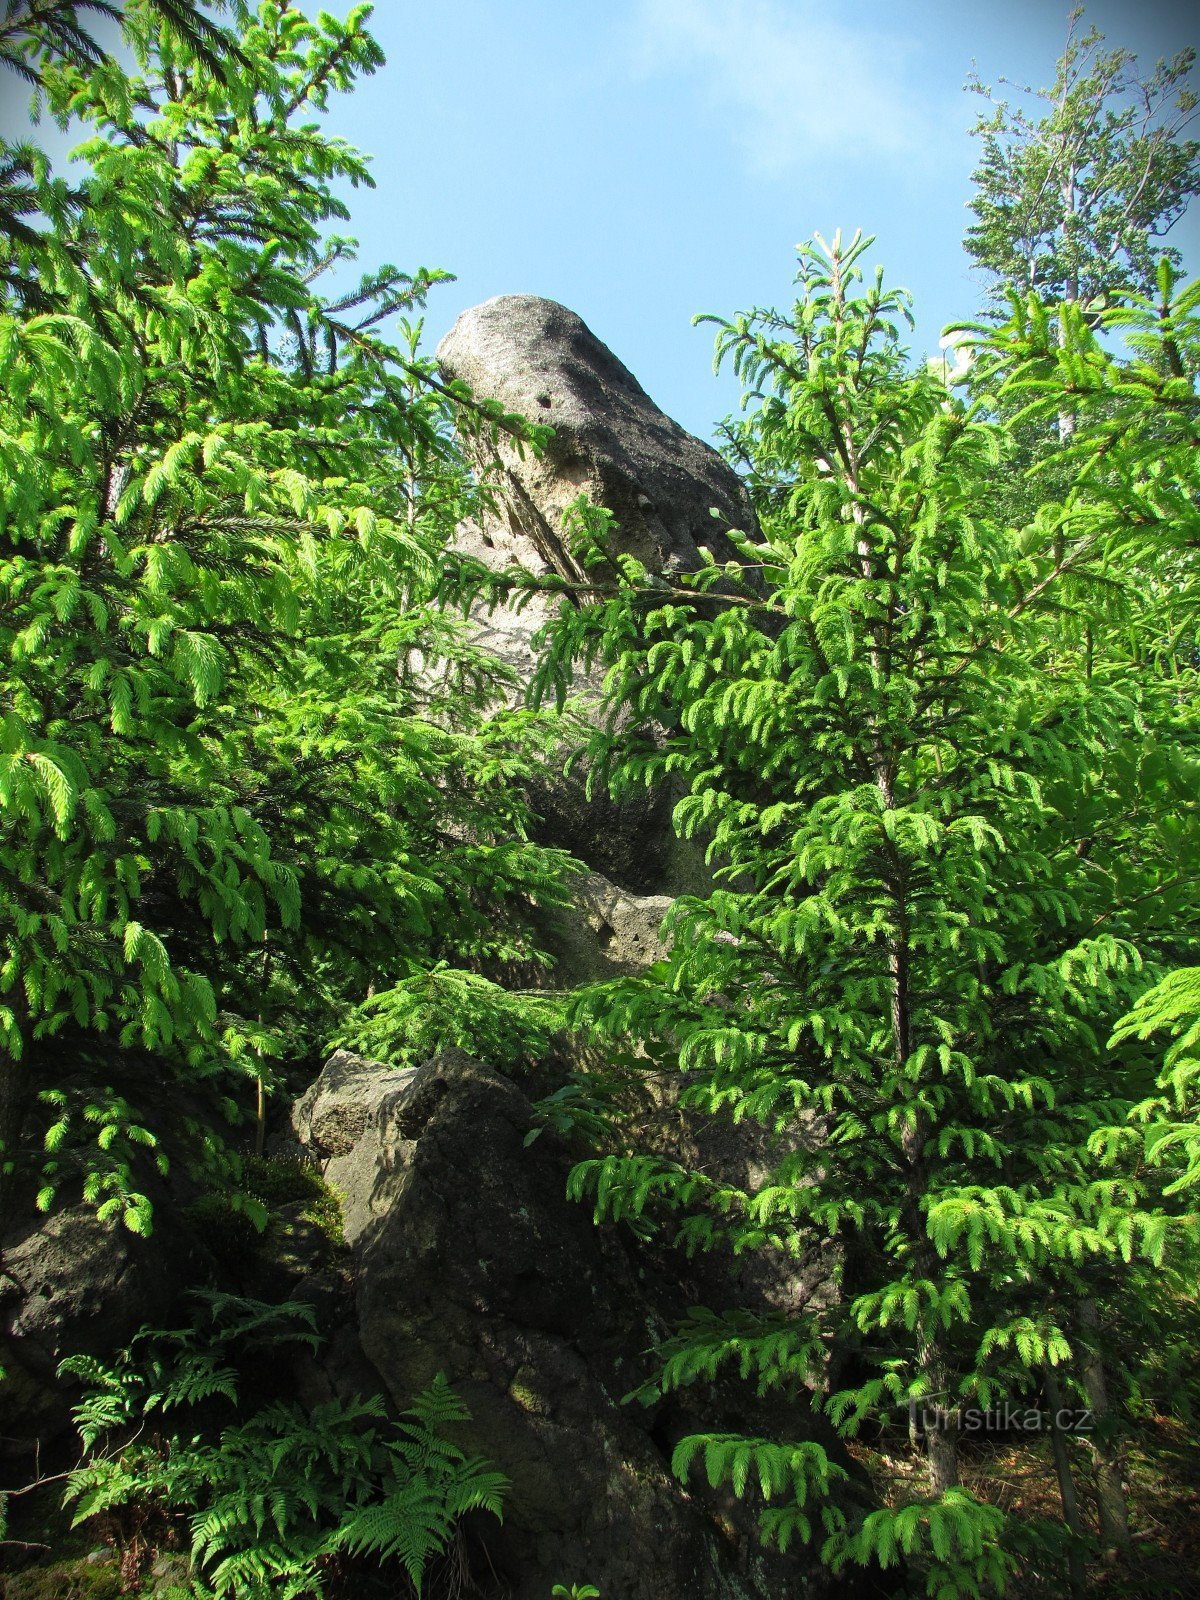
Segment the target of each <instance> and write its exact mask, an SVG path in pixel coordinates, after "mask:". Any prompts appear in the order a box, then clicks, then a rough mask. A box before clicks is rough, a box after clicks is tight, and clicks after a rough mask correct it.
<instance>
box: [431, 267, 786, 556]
mask: <svg viewBox="0 0 1200 1600" xmlns="http://www.w3.org/2000/svg"><path fill="white" fill-rule="evenodd" d="M437 359H438V362H439V364H440V366H441V368H442V371H443V373H444V374H445V375H446V376H447V377H448V378H452V379H461V380H462V381H464V382H465V383H467V384H468V385H469V386H470V388H471V389H472V391H473V392H474V393H475V394H477V395H480V396H483V397H485V398H486V399H489V400H496V401H499V403H500V404H501V405H503V406H504V407H505V409H506V410H508V411H515V412H518V413H520V414H521V415H522V416H525V417H527V418H529V419H530V420H531V421H534V422H544V423H549V424H550V426H551V427H552V428H553V429H554V436H553V438H552V439H551V440H550V442H549V444H548V445H547V446H546V449H545V451H544V452H543V454H542V455H540V456H537V455H534V454H533V453H532V452H530V451H528V450H527V451H525V452H524V454H521V453H519V452H518V451H517V450H516V449H515V447H513V446H512V445H511V444H509V443H506V442H505V441H504V440H503V439H501V441H500V442H499V444H498V445H497V446H496V447H495V450H496V455H497V465H498V466H499V468H500V481H499V484H498V491H499V496H500V500H501V503H502V506H503V513H504V518H505V521H506V524H507V529H508V535H509V537H510V538H511V539H512V540H514V541H517V542H518V543H519V542H521V541H528V544H529V545H531V546H532V547H533V549H534V550H535V551H536V552H537V555H538V557H539V558H540V559H541V560H542V561H543V562H544V563H545V564H546V565H547V566H548V567H549V568H550V569H551V570H553V571H556V572H559V573H561V574H563V575H564V576H572V575H575V574H576V573H577V572H578V568H577V566H576V563H575V561H574V559H573V557H572V554H571V551H570V548H569V545H568V542H567V539H566V536H565V530H564V527H563V514H564V512H565V510H566V508H567V507H568V506H569V505H570V504H571V503H572V502H573V501H574V500H576V499H577V498H578V497H579V495H581V494H586V495H587V496H588V499H589V500H591V502H592V503H593V505H598V506H604V507H606V508H607V509H608V510H609V511H611V512H612V514H613V516H614V517H615V518H616V524H617V536H616V540H615V544H614V548H615V549H616V550H619V551H621V552H628V553H630V554H633V555H636V556H637V557H638V558H639V559H641V560H643V561H645V562H646V563H647V565H650V566H655V567H668V568H669V567H673V566H687V567H691V566H694V565H695V564H696V562H697V549H698V546H700V545H702V544H703V545H707V546H709V548H711V549H712V551H713V553H714V555H716V556H717V557H718V559H720V560H722V561H725V560H729V559H731V558H732V557H733V556H734V554H735V551H734V549H733V547H732V545H730V543H729V541H728V539H727V538H726V536H725V530H727V529H728V528H730V527H733V528H737V529H741V530H743V531H750V530H751V529H752V528H753V526H754V513H753V511H752V510H751V507H750V501H749V497H748V496H747V494H746V491H745V488H744V487H743V485H742V483H741V481H740V480H739V478H738V476H737V474H736V473H735V472H733V471H732V469H731V468H730V467H729V466H727V465H726V463H725V462H724V461H723V460H722V459H721V457H720V456H719V455H718V454H717V452H716V451H715V450H714V449H713V448H712V447H711V446H710V445H707V444H703V443H702V442H701V441H700V440H699V439H695V438H693V437H692V435H691V434H689V433H686V432H685V431H684V430H683V429H682V428H681V427H680V426H679V424H678V423H677V422H673V421H672V420H671V418H670V417H668V416H667V415H666V414H665V413H664V412H663V411H660V410H659V408H658V407H657V406H656V405H655V404H654V402H653V401H652V400H651V399H650V397H649V396H648V395H647V394H646V392H645V390H644V389H643V388H642V386H641V384H639V383H638V381H637V379H636V378H635V377H634V376H633V374H632V373H631V372H630V371H629V369H628V368H627V367H625V366H623V365H622V363H621V362H620V361H618V360H617V358H616V356H614V355H613V353H612V351H611V350H609V349H608V348H607V346H605V345H603V344H601V342H600V340H599V339H597V338H596V336H595V334H594V333H593V332H592V331H591V329H590V328H589V327H588V326H587V324H586V323H585V322H584V321H583V319H582V318H581V317H578V316H576V314H575V313H574V312H573V311H568V310H567V308H566V307H565V306H560V305H557V304H556V303H555V302H554V301H553V300H541V299H539V298H538V297H537V296H536V295H501V296H499V297H498V298H496V299H494V300H487V301H485V302H484V303H483V305H480V306H474V307H473V308H472V309H471V310H470V311H464V312H463V314H462V316H461V317H459V319H458V321H457V322H456V323H455V324H454V327H453V328H452V329H451V330H450V332H449V333H448V334H447V335H446V337H445V338H444V339H443V340H442V342H441V344H440V345H439V346H438V349H437ZM486 451H487V454H486V455H485V456H484V458H483V460H482V462H481V464H482V465H485V466H486V465H489V464H490V461H489V457H490V454H491V446H490V444H489V445H488V446H487V447H486ZM714 511H715V512H716V513H717V515H716V516H715V517H714V516H713V512H714ZM483 532H484V534H485V535H491V534H492V532H493V530H492V529H490V528H485V529H484V530H483Z"/></svg>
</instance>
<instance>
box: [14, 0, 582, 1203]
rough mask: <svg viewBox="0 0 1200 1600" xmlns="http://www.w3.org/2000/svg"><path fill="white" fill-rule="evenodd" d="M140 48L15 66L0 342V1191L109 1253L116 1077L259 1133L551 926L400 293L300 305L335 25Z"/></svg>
mask: <svg viewBox="0 0 1200 1600" xmlns="http://www.w3.org/2000/svg"><path fill="white" fill-rule="evenodd" d="M60 9H61V8H60ZM176 9H179V10H181V11H186V10H187V8H186V7H183V8H172V7H165V8H164V7H162V6H158V5H132V4H131V5H129V6H128V7H126V8H125V13H124V23H123V27H124V39H125V44H126V47H127V49H128V51H129V52H130V54H131V55H132V57H133V61H134V65H133V66H132V68H127V67H126V66H124V65H123V64H122V63H121V62H120V61H118V60H115V59H109V58H105V59H103V60H93V59H80V57H79V53H78V52H69V53H68V54H67V55H66V56H65V57H64V56H62V55H61V53H60V52H59V51H58V50H57V48H56V45H55V41H54V40H53V39H52V38H51V39H50V40H49V41H47V40H46V38H45V37H43V38H42V53H41V54H40V55H38V56H37V57H36V64H37V73H38V76H39V79H40V83H41V92H42V93H43V95H44V96H45V100H46V103H47V105H48V107H49V109H50V110H51V112H52V113H53V114H54V115H56V116H60V117H62V118H64V119H65V118H68V117H69V118H74V119H77V120H78V121H79V122H81V123H82V125H83V127H84V130H85V132H86V134H87V138H86V141H85V143H84V145H83V146H82V152H81V153H82V155H83V157H84V159H85V160H86V163H87V173H86V175H85V177H84V178H83V179H82V181H81V182H80V183H79V184H78V185H77V191H78V192H77V194H75V195H73V196H72V195H67V193H66V191H65V189H64V188H63V186H62V185H61V184H60V183H59V182H58V180H56V179H55V178H54V176H53V174H51V173H50V172H49V171H48V170H46V168H45V165H44V163H38V164H35V166H36V174H37V183H36V193H35V194H34V196H33V201H34V202H35V203H36V206H37V207H40V210H39V211H38V212H37V213H36V223H37V225H36V227H35V228H34V229H33V230H32V232H33V234H34V237H32V238H29V237H26V236H25V235H24V234H22V233H17V234H15V235H11V236H10V237H9V238H8V239H7V241H6V243H5V246H4V252H3V267H4V277H5V281H6V282H7V284H8V286H9V288H8V291H7V294H6V297H5V298H4V300H3V302H2V303H0V374H2V376H0V460H2V472H0V521H2V525H3V535H2V546H0V804H2V807H3V812H2V831H0V940H2V941H3V955H2V958H0V961H2V964H0V1140H2V1142H3V1162H4V1165H5V1167H6V1168H7V1169H11V1168H12V1166H13V1164H14V1163H16V1162H21V1161H23V1162H24V1165H25V1167H26V1169H28V1168H29V1167H30V1165H31V1163H32V1165H33V1166H35V1167H36V1164H37V1163H36V1160H34V1159H33V1158H34V1150H33V1147H32V1146H30V1145H26V1146H22V1144H21V1137H22V1135H21V1129H22V1127H24V1128H25V1129H26V1136H27V1137H31V1136H32V1134H33V1132H34V1130H35V1129H37V1128H38V1127H39V1126H40V1127H41V1128H43V1129H44V1130H45V1137H46V1140H47V1144H48V1149H47V1151H46V1154H45V1172H44V1177H43V1180H42V1184H41V1195H40V1203H41V1204H43V1205H49V1204H50V1203H51V1202H52V1200H53V1199H54V1197H55V1194H56V1193H61V1194H63V1195H68V1194H71V1193H76V1192H78V1191H77V1186H78V1183H79V1182H80V1181H82V1183H83V1188H84V1193H85V1194H86V1196H87V1197H88V1198H89V1199H91V1200H92V1201H93V1202H94V1203H96V1204H97V1205H98V1206H99V1208H100V1210H101V1213H102V1214H104V1215H116V1216H123V1217H124V1219H125V1221H126V1222H127V1223H128V1224H129V1225H130V1226H132V1227H135V1228H139V1229H145V1228H146V1227H147V1226H148V1224H149V1203H148V1201H147V1198H146V1190H145V1183H144V1180H143V1177H142V1176H141V1175H140V1169H139V1165H138V1162H139V1152H141V1153H142V1155H145V1156H148V1157H149V1158H151V1159H154V1160H157V1161H158V1162H159V1163H160V1164H161V1163H162V1162H163V1160H164V1159H165V1156H166V1152H165V1151H164V1149H163V1148H162V1147H161V1146H160V1145H158V1144H157V1143H156V1135H155V1133H154V1131H153V1128H152V1127H150V1126H149V1125H148V1124H147V1121H146V1118H145V1117H144V1116H142V1115H141V1114H140V1112H139V1107H138V1105H137V1103H136V1100H137V1096H136V1094H135V1093H134V1091H133V1088H132V1087H131V1085H132V1083H133V1082H134V1081H135V1080H136V1077H137V1076H138V1073H135V1072H132V1068H133V1065H134V1064H136V1063H137V1062H140V1063H141V1066H140V1067H139V1069H138V1071H139V1072H140V1074H141V1075H142V1076H145V1074H146V1072H147V1071H150V1072H151V1073H152V1074H155V1075H157V1076H159V1077H162V1078H166V1079H167V1080H170V1079H172V1078H175V1079H178V1080H179V1081H182V1082H184V1083H191V1084H196V1083H198V1082H201V1081H204V1080H208V1081H215V1082H216V1083H218V1084H220V1082H221V1078H222V1075H225V1076H226V1082H225V1084H224V1085H223V1087H224V1088H225V1089H226V1090H227V1091H232V1092H234V1093H235V1094H236V1096H237V1098H238V1099H239V1100H241V1102H242V1103H243V1104H245V1103H246V1102H247V1101H249V1102H250V1103H251V1104H252V1103H253V1094H254V1088H253V1083H252V1084H251V1086H250V1087H249V1092H247V1090H246V1089H242V1088H238V1087H237V1083H236V1075H238V1074H241V1075H243V1076H246V1077H248V1078H249V1079H251V1080H253V1081H255V1082H256V1083H257V1092H258V1094H259V1096H260V1098H261V1095H262V1093H263V1090H264V1088H265V1089H267V1090H269V1088H270V1087H271V1084H272V1082H273V1081H275V1080H276V1079H277V1077H278V1075H279V1071H280V1070H281V1067H282V1066H283V1065H286V1063H287V1062H289V1061H293V1062H295V1061H304V1062H309V1063H311V1061H312V1059H313V1056H314V1054H315V1053H316V1052H318V1051H319V1050H320V1049H321V1048H322V1046H323V1044H324V1042H325V1041H326V1039H327V1038H328V1037H329V1035H330V1034H331V1033H332V1032H333V1031H334V1030H335V1028H336V1027H338V1026H341V1025H342V1024H344V1022H345V1017H346V1013H347V1012H348V1011H349V1010H350V1009H351V1008H352V1007H354V1006H356V1005H358V1004H359V1003H361V1002H362V1001H363V1000H364V999H365V998H366V997H367V996H368V995H370V994H371V993H372V992H374V993H375V994H376V995H377V996H379V995H386V994H387V993H388V992H389V991H390V989H391V987H392V985H393V984H395V983H397V982H402V983H403V982H411V981H412V980H413V979H414V978H415V977H417V976H419V975H420V974H422V973H425V972H427V971H429V970H430V969H432V968H435V967H437V966H438V965H439V963H441V964H445V963H447V962H449V963H450V965H451V966H461V967H466V968H470V969H473V970H476V971H478V970H479V969H480V968H481V967H483V966H489V965H490V966H491V967H493V968H494V967H496V966H497V965H501V964H503V963H506V962H509V961H513V960H517V959H523V958H524V957H525V956H526V955H527V954H528V950H529V947H528V940H527V938H526V936H525V934H524V932H523V931H522V925H521V920H520V915H519V911H518V910H517V909H516V907H517V904H518V902H519V900H520V899H521V897H522V895H524V896H525V897H526V898H527V897H528V896H529V895H530V894H536V893H538V892H539V891H542V892H545V893H548V894H553V893H554V892H555V890H554V886H553V882H552V879H553V869H554V866H555V858H554V857H553V856H552V855H547V854H546V853H545V852H541V851H538V850H535V849H534V848H533V847H531V846H529V845H528V844H527V843H526V842H525V816H524V811H523V807H522V803H521V801H520V798H519V787H518V782H517V780H518V779H519V777H520V775H521V773H522V772H523V771H524V770H525V768H526V766H527V764H528V761H529V759H530V756H529V754H528V745H527V743H526V741H525V739H524V734H523V732H522V729H523V726H524V723H525V721H526V720H527V719H525V718H523V717H522V716H520V715H517V716H511V715H508V714H504V713H497V714H496V715H494V716H491V717H490V718H487V719H485V718H484V717H483V715H482V713H481V709H480V708H481V706H482V705H483V704H484V703H485V702H487V701H488V700H489V698H492V697H494V695H495V692H496V690H497V678H496V670H495V668H494V667H492V666H490V665H489V664H488V663H487V662H486V661H485V660H484V659H483V658H481V657H479V656H477V655H475V654H473V653H472V652H471V651H470V650H468V649H466V648H465V646H463V645H462V643H461V641H460V640H459V638H458V636H457V634H456V631H455V628H454V626H453V624H452V622H451V620H450V619H449V618H447V617H445V616H443V615H442V613H441V612H440V610H439V609H438V607H437V605H436V603H435V591H436V588H437V584H438V582H439V569H440V558H441V550H442V547H443V545H444V543H445V540H446V538H447V537H448V533H449V531H450V529H452V527H453V526H454V523H455V521H456V519H457V517H458V516H459V514H460V512H461V511H462V510H463V508H464V506H465V504H466V502H467V500H468V499H469V497H470V496H471V494H472V493H473V492H474V491H473V489H472V487H471V485H470V483H469V481H468V479H467V476H466V474H465V472H464V470H463V468H462V466H461V462H460V460H459V458H458V456H457V454H456V453H455V450H454V448H453V446H452V444H451V442H450V439H451V431H452V428H451V424H452V419H453V414H454V412H455V410H456V408H457V407H458V405H459V404H460V402H459V401H457V400H455V399H453V398H452V397H450V396H448V395H447V393H446V392H445V391H444V390H442V389H440V388H439V387H437V386H436V379H435V377H434V374H433V371H432V366H431V363H429V362H428V361H427V360H425V359H424V358H423V357H421V356H420V355H419V352H418V351H417V348H416V341H417V338H418V335H419V323H418V322H416V321H413V320H412V318H413V317H414V316H415V314H416V313H417V312H418V311H419V309H420V306H421V303H422V300H423V297H424V295H425V293H426V291H427V290H428V288H429V287H430V285H431V283H432V282H434V281H436V278H437V276H438V275H437V274H431V273H418V274H413V275H412V276H406V275H404V274H402V273H399V272H398V271H396V270H395V269H393V268H385V269H382V270H380V271H379V272H376V273H371V274H368V275H367V276H366V278H364V279H363V281H362V282H361V284H359V286H358V287H357V288H351V289H349V290H347V291H345V292H343V293H341V294H340V295H338V296H335V297H334V298H333V299H332V300H331V299H329V298H328V297H326V298H324V299H323V298H322V295H321V284H322V281H323V279H322V271H323V269H325V268H327V267H329V266H330V265H331V264H336V263H341V266H340V270H342V271H343V273H344V271H345V265H344V263H345V261H346V259H347V258H349V257H351V256H352V254H353V245H352V241H349V240H345V239H340V238H338V237H337V236H336V235H333V234H330V233H329V232H328V228H329V225H330V224H331V223H336V222H338V221H339V220H340V219H343V218H344V216H345V206H344V204H343V202H342V200H341V199H340V198H338V197H337V194H336V192H335V191H336V190H337V189H339V188H342V187H344V186H347V185H359V184H362V183H366V182H369V173H368V169H367V165H366V162H365V160H364V158H363V157H361V156H360V155H359V154H358V153H357V152H355V151H354V150H352V149H351V148H349V147H348V146H347V145H346V144H345V143H344V142H342V141H341V140H339V139H336V138H334V137H332V136H330V135H329V134H327V133H326V132H324V131H322V129H321V127H320V122H319V115H320V113H321V112H322V111H323V109H324V108H325V106H326V103H327V101H328V98H329V97H330V96H331V95H332V94H335V93H338V92H341V91H343V90H346V89H348V88H349V87H350V85H351V84H352V82H353V80H354V79H355V78H356V76H358V75H360V74H362V73H364V72H370V71H372V70H374V68H375V67H376V66H377V65H378V64H379V61H380V59H381V58H380V53H379V50H378V47H377V45H376V44H375V42H374V40H373V39H372V38H371V36H370V34H369V33H368V32H367V30H366V15H367V10H368V8H366V7H363V6H359V7H356V8H354V9H353V10H352V11H351V12H350V14H349V15H348V16H347V18H346V19H345V21H344V22H343V21H338V20H337V19H335V18H333V17H331V16H330V15H328V14H325V13H322V15H321V17H320V19H319V20H318V21H316V22H313V21H310V20H309V19H308V18H307V17H306V16H305V15H304V14H303V13H301V12H300V11H299V10H298V9H296V8H295V7H293V6H290V5H285V4H280V3H276V0H263V3H262V4H260V5H259V6H258V7H257V8H256V9H253V10H251V9H250V8H248V7H243V6H237V7H235V8H234V18H235V21H236V24H237V26H236V28H234V29H232V30H228V31H226V32H223V33H221V34H220V36H219V39H216V41H215V42H216V44H217V45H219V52H218V53H219V54H220V56H221V58H222V60H224V61H230V60H236V61H237V62H238V63H239V68H238V70H237V72H229V71H224V70H218V67H219V65H220V63H219V62H214V60H213V59H212V57H213V52H214V34H213V32H212V31H211V30H212V28H215V27H216V24H215V23H211V19H210V23H206V27H205V29H204V30H203V32H202V35H200V36H197V35H196V34H195V33H194V31H192V30H188V29H186V28H184V27H183V26H181V25H180V23H179V21H178V19H176V18H175V17H174V15H173V11H174V10H176ZM168 13H172V14H171V15H168ZM210 24H211V25H210ZM8 154H9V156H10V157H11V156H12V152H11V151H10V152H9V153H8ZM385 319H386V320H385ZM461 403H463V404H465V402H461ZM473 414H474V415H475V416H476V419H477V421H478V423H479V425H481V426H491V425H504V426H507V427H509V428H514V429H517V430H518V431H520V425H519V424H518V422H517V421H516V419H504V418H503V417H502V416H500V415H499V414H498V413H497V414H495V415H493V414H491V413H489V412H488V409H487V408H486V407H476V409H475V412H474V413H473ZM439 660H440V661H441V663H442V665H441V666H440V667H438V668H437V670H436V671H434V670H433V668H434V667H436V666H437V663H438V662H439ZM131 1073H132V1076H131ZM230 1073H232V1074H234V1075H235V1076H234V1078H232V1079H230V1078H229V1077H228V1074H230ZM201 1135H202V1137H203V1138H206V1139H207V1138H209V1137H210V1134H209V1131H208V1130H207V1129H201Z"/></svg>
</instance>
